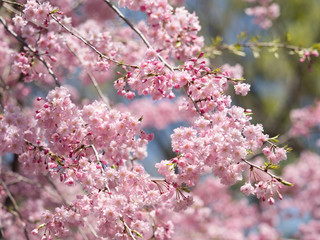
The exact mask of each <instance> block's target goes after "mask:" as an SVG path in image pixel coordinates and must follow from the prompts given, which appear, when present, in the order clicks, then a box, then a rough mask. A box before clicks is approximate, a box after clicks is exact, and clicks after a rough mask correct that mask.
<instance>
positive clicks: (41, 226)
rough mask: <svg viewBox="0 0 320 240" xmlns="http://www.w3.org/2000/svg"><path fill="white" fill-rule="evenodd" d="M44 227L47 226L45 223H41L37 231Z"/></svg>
mask: <svg viewBox="0 0 320 240" xmlns="http://www.w3.org/2000/svg"><path fill="white" fill-rule="evenodd" d="M46 225H47V224H46V223H42V224H41V225H39V226H38V227H37V229H41V228H43V227H45V226H46Z"/></svg>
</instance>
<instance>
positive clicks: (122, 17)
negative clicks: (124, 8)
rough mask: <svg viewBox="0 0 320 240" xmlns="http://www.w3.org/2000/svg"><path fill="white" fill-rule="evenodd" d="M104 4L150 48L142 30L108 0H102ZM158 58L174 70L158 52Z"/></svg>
mask: <svg viewBox="0 0 320 240" xmlns="http://www.w3.org/2000/svg"><path fill="white" fill-rule="evenodd" d="M103 1H104V2H105V3H106V4H108V6H109V7H110V8H111V9H112V10H113V11H114V12H115V13H116V14H117V15H118V16H119V17H120V18H121V19H122V20H123V21H124V22H125V23H126V24H127V25H128V26H129V27H130V28H131V29H132V30H133V31H134V32H135V33H137V34H138V36H139V37H140V38H141V39H142V41H143V42H144V43H145V45H146V46H147V47H148V48H152V46H151V44H150V43H149V41H148V40H147V39H146V37H145V36H144V35H143V34H142V32H141V31H140V30H139V29H138V28H136V27H135V26H134V25H133V24H132V23H131V22H130V21H129V20H128V19H127V18H126V17H125V16H124V15H123V14H122V13H121V12H120V10H119V9H118V8H117V7H116V6H114V5H113V4H112V3H110V1H109V0H103ZM157 55H158V58H159V59H160V61H161V62H163V63H164V64H165V66H166V67H167V68H168V69H170V70H171V71H174V68H173V67H172V66H171V65H170V64H169V63H167V61H166V60H164V59H163V57H161V56H160V55H159V54H157Z"/></svg>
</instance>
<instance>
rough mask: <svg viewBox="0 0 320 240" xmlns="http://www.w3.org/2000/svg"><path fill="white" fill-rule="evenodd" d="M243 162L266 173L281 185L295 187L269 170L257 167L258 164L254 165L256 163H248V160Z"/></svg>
mask: <svg viewBox="0 0 320 240" xmlns="http://www.w3.org/2000/svg"><path fill="white" fill-rule="evenodd" d="M242 161H244V162H245V163H246V164H248V165H250V166H251V167H253V168H256V169H259V170H260V171H262V172H265V173H266V174H268V175H269V176H270V177H271V178H274V179H276V180H277V181H278V182H280V183H282V184H284V185H287V186H293V184H292V183H290V182H287V181H285V180H283V179H282V178H281V177H279V176H277V175H274V174H272V173H271V172H269V171H268V169H267V168H262V167H260V166H258V165H256V164H254V163H251V162H249V161H247V160H246V159H242Z"/></svg>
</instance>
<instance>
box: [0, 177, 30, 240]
mask: <svg viewBox="0 0 320 240" xmlns="http://www.w3.org/2000/svg"><path fill="white" fill-rule="evenodd" d="M0 185H2V187H3V189H4V191H5V192H6V193H7V195H8V197H9V199H10V200H11V203H12V205H13V207H14V210H15V212H16V213H17V214H18V217H19V218H20V220H21V222H22V223H23V232H24V235H25V237H26V239H27V240H29V235H28V231H27V228H26V223H25V222H24V219H23V217H22V215H21V213H20V212H19V207H18V205H17V202H16V200H15V199H14V197H13V196H12V194H11V192H10V191H9V189H8V187H7V185H6V184H5V182H4V181H2V180H1V179H0Z"/></svg>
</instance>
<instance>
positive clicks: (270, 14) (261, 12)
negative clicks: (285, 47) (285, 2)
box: [245, 0, 280, 29]
mask: <svg viewBox="0 0 320 240" xmlns="http://www.w3.org/2000/svg"><path fill="white" fill-rule="evenodd" d="M245 1H246V2H250V3H257V5H256V6H254V7H250V8H247V9H246V10H245V12H246V14H247V15H249V16H253V17H254V22H255V23H256V24H258V25H259V26H260V27H261V28H263V29H267V28H270V27H271V26H272V20H275V19H276V18H278V17H279V15H280V7H279V5H278V4H277V3H273V2H272V0H245Z"/></svg>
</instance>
